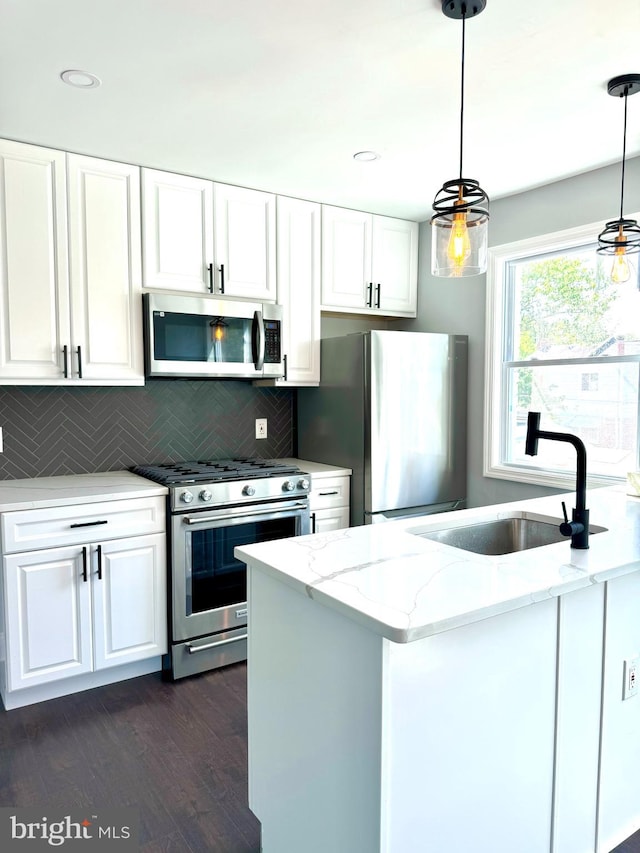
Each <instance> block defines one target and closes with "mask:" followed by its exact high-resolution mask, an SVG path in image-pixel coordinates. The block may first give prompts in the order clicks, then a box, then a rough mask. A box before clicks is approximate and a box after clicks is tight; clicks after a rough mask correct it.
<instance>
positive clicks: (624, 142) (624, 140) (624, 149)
mask: <svg viewBox="0 0 640 853" xmlns="http://www.w3.org/2000/svg"><path fill="white" fill-rule="evenodd" d="M628 94H629V87H628V86H625V87H624V131H623V134H622V185H621V187H620V219H622V211H623V210H624V161H625V157H626V155H627V95H628Z"/></svg>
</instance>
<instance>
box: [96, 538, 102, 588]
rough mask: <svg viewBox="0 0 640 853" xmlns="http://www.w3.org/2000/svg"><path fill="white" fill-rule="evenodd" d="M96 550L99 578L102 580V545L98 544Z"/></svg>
mask: <svg viewBox="0 0 640 853" xmlns="http://www.w3.org/2000/svg"><path fill="white" fill-rule="evenodd" d="M96 550H97V551H98V580H99V581H101V580H102V545H98V546H97V549H96Z"/></svg>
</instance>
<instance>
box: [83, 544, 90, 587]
mask: <svg viewBox="0 0 640 853" xmlns="http://www.w3.org/2000/svg"><path fill="white" fill-rule="evenodd" d="M88 550H89V549H88V547H87V545H83V546H82V580H83V581H84V582H85V583H86V582H87V580H88V574H87V569H88V565H89V555H88V554H87V551H88Z"/></svg>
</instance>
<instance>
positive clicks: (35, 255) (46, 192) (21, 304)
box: [0, 140, 70, 382]
mask: <svg viewBox="0 0 640 853" xmlns="http://www.w3.org/2000/svg"><path fill="white" fill-rule="evenodd" d="M0 158H1V168H2V176H1V177H2V186H1V189H0V241H1V242H0V253H1V255H2V258H1V260H2V263H0V277H1V281H0V284H1V288H0V299H1V302H0V382H5V381H6V380H11V379H15V380H25V379H26V380H28V379H38V380H41V379H42V380H47V379H49V380H58V379H61V378H63V371H62V368H63V356H62V348H63V346H64V345H65V344H66V345H67V347H69V345H70V338H69V292H68V291H69V267H68V257H67V205H66V177H65V175H66V172H65V155H64V153H62V152H61V151H50V150H49V149H47V148H38V147H36V146H34V145H23V144H21V143H18V142H8V141H5V140H2V141H0Z"/></svg>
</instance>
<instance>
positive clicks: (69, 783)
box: [0, 664, 640, 853]
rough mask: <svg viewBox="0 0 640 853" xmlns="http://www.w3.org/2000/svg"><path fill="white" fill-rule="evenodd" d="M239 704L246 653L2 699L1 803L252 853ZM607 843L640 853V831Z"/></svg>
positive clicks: (161, 840)
mask: <svg viewBox="0 0 640 853" xmlns="http://www.w3.org/2000/svg"><path fill="white" fill-rule="evenodd" d="M246 710H247V693H246V665H245V664H236V665H235V666H230V667H225V668H224V669H219V670H215V671H213V672H209V673H206V674H204V675H200V676H195V677H192V678H185V679H183V680H181V681H179V682H176V683H169V682H163V681H162V680H161V678H160V675H159V674H158V675H148V676H144V677H142V678H135V679H132V680H130V681H122V682H120V683H118V684H112V685H109V686H107V687H100V688H97V689H95V690H88V691H85V692H84V693H77V694H75V695H73V696H65V697H63V698H61V699H53V700H51V701H49V702H42V703H40V704H37V705H30V706H28V707H26V708H18V709H16V710H13V711H9V712H5V711H3V710H0V806H14V807H26V806H39V807H43V806H44V807H51V808H60V809H71V808H76V807H79V808H83V809H84V808H89V807H93V808H94V809H107V808H111V807H114V806H134V807H136V808H137V809H138V811H139V815H140V850H141V851H142V853H259V850H260V825H259V823H258V821H257V820H256V818H255V817H254V816H253V814H252V813H251V812H250V811H249V807H248V805H247V721H246ZM426 849H428V850H430V851H433V853H446V851H439V850H438V851H435V848H434V847H433V846H431V845H429V846H427V847H425V850H426ZM300 853H304V851H300ZM326 853H333V851H330V850H327V851H326ZM394 853H395V851H394ZM398 853H400V851H398ZM470 853H471V851H470ZM475 853H489V851H484V850H483V849H482V847H481V845H478V846H477V847H476V848H475ZM514 853H515V852H514ZM560 853H562V851H560ZM615 853H640V832H639V833H636V835H634V836H632V837H631V838H630V839H628V840H627V841H625V842H624V844H622V845H620V846H619V847H617V848H616V850H615Z"/></svg>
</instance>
